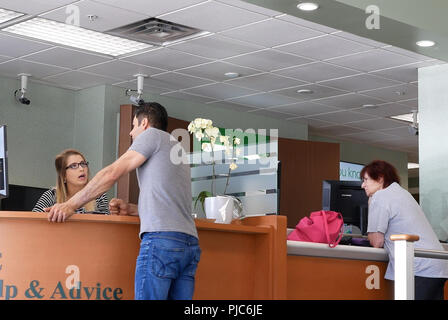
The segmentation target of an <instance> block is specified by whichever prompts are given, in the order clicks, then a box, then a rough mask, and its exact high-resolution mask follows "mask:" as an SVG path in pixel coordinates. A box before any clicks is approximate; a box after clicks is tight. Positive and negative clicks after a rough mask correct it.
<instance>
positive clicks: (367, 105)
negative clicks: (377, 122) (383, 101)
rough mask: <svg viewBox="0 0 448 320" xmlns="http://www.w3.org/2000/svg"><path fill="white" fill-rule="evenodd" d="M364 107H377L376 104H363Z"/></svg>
mask: <svg viewBox="0 0 448 320" xmlns="http://www.w3.org/2000/svg"><path fill="white" fill-rule="evenodd" d="M362 107H363V108H376V107H377V105H376V104H363V105H362Z"/></svg>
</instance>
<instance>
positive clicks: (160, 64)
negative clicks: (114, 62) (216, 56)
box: [122, 48, 210, 70]
mask: <svg viewBox="0 0 448 320" xmlns="http://www.w3.org/2000/svg"><path fill="white" fill-rule="evenodd" d="M122 60H124V61H130V62H135V63H138V64H143V65H145V66H150V67H155V68H159V69H165V70H175V69H180V68H186V67H191V66H194V65H198V64H203V63H206V62H210V60H209V59H205V58H201V57H197V56H194V55H191V54H188V53H183V52H180V51H176V50H171V49H168V48H159V49H156V50H151V51H148V52H144V53H140V54H136V55H133V56H130V57H126V58H123V59H122Z"/></svg>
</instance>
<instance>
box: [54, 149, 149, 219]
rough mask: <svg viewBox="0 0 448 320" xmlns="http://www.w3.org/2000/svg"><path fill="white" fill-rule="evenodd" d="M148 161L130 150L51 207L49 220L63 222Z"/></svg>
mask: <svg viewBox="0 0 448 320" xmlns="http://www.w3.org/2000/svg"><path fill="white" fill-rule="evenodd" d="M145 161H146V158H145V157H144V156H143V155H142V154H140V153H139V152H137V151H133V150H128V151H126V152H125V153H124V154H123V155H122V156H121V157H120V158H118V159H117V160H116V161H115V162H114V163H112V164H110V165H109V166H107V167H105V168H104V169H102V170H101V171H100V172H98V173H97V174H96V175H95V177H94V178H93V179H92V180H90V181H89V183H88V184H87V185H86V186H85V187H84V188H83V189H82V190H81V191H79V192H78V193H76V194H75V195H74V196H73V197H72V198H70V200H68V201H67V202H64V203H57V204H55V205H54V206H53V207H51V208H47V209H46V211H48V212H49V214H48V220H49V221H53V222H55V221H57V222H62V221H65V220H66V219H68V218H69V217H70V216H71V215H72V214H74V213H75V210H76V209H77V208H80V207H82V206H84V205H85V204H86V203H88V202H89V201H91V200H93V199H95V198H97V197H98V196H99V195H101V194H103V193H104V192H106V191H107V190H109V189H110V188H111V187H112V186H113V185H114V183H115V182H116V181H117V180H118V179H119V178H120V177H121V176H123V175H125V174H127V173H129V172H131V171H132V170H134V169H136V168H138V167H139V166H141V165H142V164H143V163H144V162H145Z"/></svg>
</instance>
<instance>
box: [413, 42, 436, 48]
mask: <svg viewBox="0 0 448 320" xmlns="http://www.w3.org/2000/svg"><path fill="white" fill-rule="evenodd" d="M416 44H417V45H418V46H419V47H423V48H429V47H433V46H434V45H435V44H436V43H435V42H434V41H432V40H421V41H417V42H416Z"/></svg>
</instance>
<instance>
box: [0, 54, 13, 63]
mask: <svg viewBox="0 0 448 320" xmlns="http://www.w3.org/2000/svg"><path fill="white" fill-rule="evenodd" d="M11 59H14V58H12V57H6V56H0V63H2V62H6V61H8V60H11Z"/></svg>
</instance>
